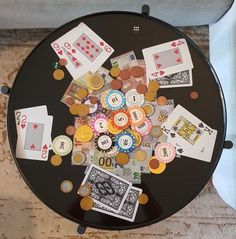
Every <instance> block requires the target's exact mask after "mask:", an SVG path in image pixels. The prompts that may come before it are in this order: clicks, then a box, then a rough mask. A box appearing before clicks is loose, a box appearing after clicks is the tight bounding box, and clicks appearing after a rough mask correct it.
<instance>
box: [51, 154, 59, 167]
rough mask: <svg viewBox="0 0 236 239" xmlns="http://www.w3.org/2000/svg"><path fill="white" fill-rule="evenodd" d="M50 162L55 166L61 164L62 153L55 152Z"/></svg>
mask: <svg viewBox="0 0 236 239" xmlns="http://www.w3.org/2000/svg"><path fill="white" fill-rule="evenodd" d="M50 162H51V164H52V165H53V166H59V165H60V164H61V163H62V158H61V156H60V155H57V154H54V155H53V156H52V157H51V159H50Z"/></svg>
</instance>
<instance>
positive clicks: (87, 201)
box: [80, 197, 93, 211]
mask: <svg viewBox="0 0 236 239" xmlns="http://www.w3.org/2000/svg"><path fill="white" fill-rule="evenodd" d="M80 207H81V208H82V209H83V210H84V211H88V210H90V209H92V207H93V200H92V199H91V198H90V197H84V198H82V199H81V200H80Z"/></svg>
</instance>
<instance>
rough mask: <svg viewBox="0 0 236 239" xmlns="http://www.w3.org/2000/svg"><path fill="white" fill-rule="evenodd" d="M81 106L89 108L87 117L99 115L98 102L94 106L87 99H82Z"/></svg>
mask: <svg viewBox="0 0 236 239" xmlns="http://www.w3.org/2000/svg"><path fill="white" fill-rule="evenodd" d="M81 103H82V104H85V105H87V106H88V107H89V113H88V116H95V115H96V114H98V113H100V112H101V110H102V106H101V103H100V102H99V101H98V102H97V103H96V104H92V103H91V102H90V99H89V98H88V97H86V98H84V99H83V100H82V101H81Z"/></svg>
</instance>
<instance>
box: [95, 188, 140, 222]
mask: <svg viewBox="0 0 236 239" xmlns="http://www.w3.org/2000/svg"><path fill="white" fill-rule="evenodd" d="M141 193H142V189H140V188H136V187H133V186H132V187H131V188H130V190H129V193H128V195H127V197H126V198H125V201H124V204H123V206H122V208H121V210H120V212H118V213H114V212H112V211H111V210H109V209H108V208H106V207H104V206H101V205H99V204H97V203H95V204H94V206H93V208H92V210H94V211H98V212H101V213H104V214H107V215H110V216H113V217H117V218H120V219H124V220H126V221H130V222H133V221H134V220H135V217H136V214H137V210H138V206H139V202H138V196H139V195H140V194H141Z"/></svg>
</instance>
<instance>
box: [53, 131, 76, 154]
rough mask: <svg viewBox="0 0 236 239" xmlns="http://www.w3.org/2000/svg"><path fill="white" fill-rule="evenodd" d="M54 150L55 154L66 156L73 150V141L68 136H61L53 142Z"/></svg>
mask: <svg viewBox="0 0 236 239" xmlns="http://www.w3.org/2000/svg"><path fill="white" fill-rule="evenodd" d="M52 150H53V152H54V153H55V154H57V155H60V156H65V155H67V154H69V153H70V152H71V150H72V141H71V139H70V138H69V137H68V136H66V135H59V136H57V137H56V138H55V139H54V140H53V141H52Z"/></svg>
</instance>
